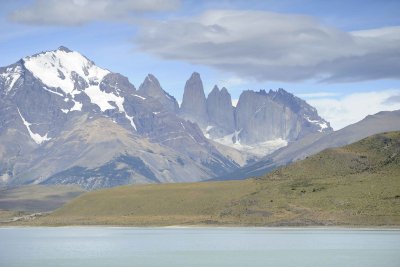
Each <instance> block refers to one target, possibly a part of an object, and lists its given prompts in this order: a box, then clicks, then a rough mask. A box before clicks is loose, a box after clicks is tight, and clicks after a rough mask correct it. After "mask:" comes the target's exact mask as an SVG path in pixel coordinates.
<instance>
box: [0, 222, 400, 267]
mask: <svg viewBox="0 0 400 267" xmlns="http://www.w3.org/2000/svg"><path fill="white" fill-rule="evenodd" d="M0 266H1V267H14V266H31V267H32V266H33V267H34V266H39V267H47V266H82V267H86V266H87V267H91V266H113V267H118V266H140V267H141V266H174V267H177V266H188V267H190V266H218V267H219V266H229V267H234V266H245V267H251V266H263V267H265V266H341V267H343V266H363V267H365V266H384V267H390V266H400V230H354V229H307V228H306V229H282V228H272V229H271V228H113V227H65V228H64V227H63V228H0Z"/></svg>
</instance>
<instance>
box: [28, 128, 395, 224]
mask: <svg viewBox="0 0 400 267" xmlns="http://www.w3.org/2000/svg"><path fill="white" fill-rule="evenodd" d="M32 223H34V224H37V225H74V224H80V225H82V224H83V225H85V224H110V225H178V224H179V225H192V224H216V225H218V224H223V225H296V226H297V225H344V226H345V225H347V226H399V225H400V132H390V133H384V134H378V135H374V136H371V137H368V138H366V139H363V140H361V141H359V142H357V143H354V144H352V145H349V146H345V147H343V148H337V149H328V150H325V151H323V152H321V153H318V154H316V155H314V156H311V157H308V158H307V159H305V160H302V161H299V162H296V163H294V164H292V165H290V166H288V167H284V168H281V169H278V170H276V171H274V172H273V173H270V174H268V175H266V176H264V177H260V178H256V179H249V180H244V181H225V182H207V183H192V184H161V185H142V186H123V187H117V188H112V189H107V190H102V191H96V192H90V193H86V194H83V195H81V196H80V197H78V198H76V199H75V200H73V201H72V202H70V203H68V204H67V205H65V206H63V207H62V208H60V209H58V210H57V211H55V212H54V213H53V214H51V215H49V216H46V217H41V218H39V219H37V220H35V221H33V222H30V224H32Z"/></svg>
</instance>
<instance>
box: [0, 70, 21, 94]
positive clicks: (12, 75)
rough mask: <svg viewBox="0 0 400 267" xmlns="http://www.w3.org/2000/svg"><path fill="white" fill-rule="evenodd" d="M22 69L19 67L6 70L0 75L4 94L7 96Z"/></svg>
mask: <svg viewBox="0 0 400 267" xmlns="http://www.w3.org/2000/svg"><path fill="white" fill-rule="evenodd" d="M21 74H22V69H21V67H20V66H16V67H14V68H7V69H6V72H4V73H1V74H0V78H1V79H2V80H3V83H4V88H5V91H6V94H8V93H9V92H10V91H11V90H12V89H13V87H14V85H15V83H16V82H17V81H18V79H19V78H20V77H21Z"/></svg>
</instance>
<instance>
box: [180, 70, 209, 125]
mask: <svg viewBox="0 0 400 267" xmlns="http://www.w3.org/2000/svg"><path fill="white" fill-rule="evenodd" d="M180 115H181V116H182V117H183V118H185V119H188V120H191V121H193V122H196V123H197V124H199V126H201V127H204V126H207V122H208V115H207V104H206V96H205V94H204V89H203V82H202V81H201V78H200V74H198V73H197V72H194V73H193V74H192V76H191V77H190V78H189V80H187V81H186V84H185V89H184V92H183V98H182V105H181V108H180Z"/></svg>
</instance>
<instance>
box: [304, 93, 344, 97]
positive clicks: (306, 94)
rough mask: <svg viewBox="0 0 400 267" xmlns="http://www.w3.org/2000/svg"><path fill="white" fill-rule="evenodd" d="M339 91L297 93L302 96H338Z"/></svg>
mask: <svg viewBox="0 0 400 267" xmlns="http://www.w3.org/2000/svg"><path fill="white" fill-rule="evenodd" d="M338 95H339V94H338V93H333V92H316V93H304V94H296V96H298V97H300V98H321V97H330V96H338Z"/></svg>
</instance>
